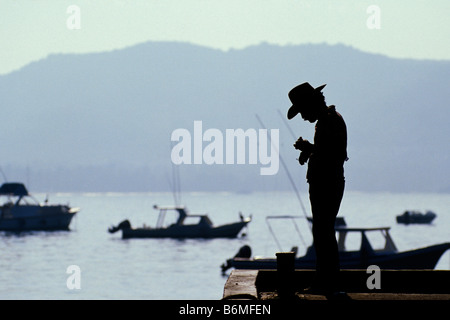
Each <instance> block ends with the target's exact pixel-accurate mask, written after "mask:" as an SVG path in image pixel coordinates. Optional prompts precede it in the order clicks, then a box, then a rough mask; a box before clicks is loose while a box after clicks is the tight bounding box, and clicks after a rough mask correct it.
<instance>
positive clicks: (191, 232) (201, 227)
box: [108, 205, 251, 239]
mask: <svg viewBox="0 0 450 320" xmlns="http://www.w3.org/2000/svg"><path fill="white" fill-rule="evenodd" d="M154 208H155V209H159V217H158V221H157V223H156V227H155V228H152V227H148V226H143V227H141V228H132V227H131V223H130V221H128V220H124V221H122V222H121V223H119V225H117V226H116V227H114V226H113V227H111V228H109V229H108V231H109V232H110V233H114V232H117V231H119V230H122V238H123V239H129V238H235V237H237V236H238V234H239V233H240V232H241V230H242V229H243V228H244V227H245V226H247V224H248V223H249V222H250V221H251V218H244V217H243V216H242V215H241V214H240V221H238V222H234V223H230V224H225V225H220V226H214V225H213V223H212V222H211V220H210V219H209V217H208V216H207V215H199V214H188V212H187V209H186V208H185V207H183V206H174V207H158V206H156V205H155V206H154ZM168 211H173V212H175V213H177V214H178V219H177V221H176V222H175V223H173V224H171V225H169V226H167V227H164V219H165V217H166V214H167V212H168ZM188 220H196V223H189V221H188Z"/></svg>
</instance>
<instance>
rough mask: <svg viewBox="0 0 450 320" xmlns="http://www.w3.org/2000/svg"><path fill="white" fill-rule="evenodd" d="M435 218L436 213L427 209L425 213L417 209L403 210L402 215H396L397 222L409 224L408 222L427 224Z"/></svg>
mask: <svg viewBox="0 0 450 320" xmlns="http://www.w3.org/2000/svg"><path fill="white" fill-rule="evenodd" d="M435 218H436V214H435V213H434V212H432V211H427V212H426V213H421V212H418V211H409V210H407V211H405V212H403V214H402V215H399V216H397V217H396V219H397V223H403V224H410V223H420V224H429V223H431V222H432V221H433V220H434V219H435Z"/></svg>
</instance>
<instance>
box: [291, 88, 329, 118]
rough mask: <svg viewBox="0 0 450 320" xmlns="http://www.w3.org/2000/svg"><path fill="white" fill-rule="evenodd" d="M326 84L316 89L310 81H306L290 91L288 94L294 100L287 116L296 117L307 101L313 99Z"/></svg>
mask: <svg viewBox="0 0 450 320" xmlns="http://www.w3.org/2000/svg"><path fill="white" fill-rule="evenodd" d="M325 86H326V84H323V85H321V86H319V87H317V88H315V89H314V87H313V86H311V85H310V84H309V83H308V82H304V83H302V84H300V85H298V86H296V87H295V88H293V89H292V90H291V91H289V94H288V96H289V99H290V100H291V102H292V106H291V107H290V108H289V111H288V113H287V118H288V119H289V120H290V119H292V118H294V117H295V116H296V115H297V114H298V113H300V110H301V108H302V107H303V106H304V105H305V104H306V103H307V102H309V101H311V98H312V97H313V96H314V95H315V94H317V93H318V92H321V91H322V89H323V88H324V87H325Z"/></svg>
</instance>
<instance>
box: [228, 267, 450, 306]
mask: <svg viewBox="0 0 450 320" xmlns="http://www.w3.org/2000/svg"><path fill="white" fill-rule="evenodd" d="M314 274H315V271H314V270H295V271H294V272H293V273H291V275H292V278H291V279H284V280H283V276H280V272H278V271H277V270H233V271H232V272H231V274H230V276H229V277H228V280H227V282H226V284H225V288H224V293H223V299H226V300H245V299H249V300H260V301H263V300H296V301H303V302H308V301H321V300H322V301H323V300H330V297H329V296H326V295H324V294H314V293H311V294H310V293H304V289H305V288H307V287H309V286H310V285H311V283H312V280H313V279H314ZM371 276H373V274H371V273H368V272H367V270H342V271H341V284H342V285H341V290H342V291H343V292H345V295H342V296H334V298H336V299H341V298H344V299H345V300H347V301H410V302H411V301H448V302H449V305H450V271H449V270H380V274H379V279H380V286H379V287H380V288H379V289H377V288H372V289H370V288H369V287H370V285H369V286H368V284H367V282H368V280H369V282H370V279H369V277H371ZM283 281H285V283H283ZM281 293H282V294H281Z"/></svg>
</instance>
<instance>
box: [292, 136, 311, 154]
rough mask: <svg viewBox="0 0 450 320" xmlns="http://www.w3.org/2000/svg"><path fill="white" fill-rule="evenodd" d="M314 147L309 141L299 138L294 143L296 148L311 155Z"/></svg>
mask: <svg viewBox="0 0 450 320" xmlns="http://www.w3.org/2000/svg"><path fill="white" fill-rule="evenodd" d="M312 147H313V145H312V144H311V143H310V142H309V141H308V140H303V138H302V137H300V138H298V139H297V141H296V142H295V143H294V148H295V149H297V150H300V151H306V152H308V153H311V151H312Z"/></svg>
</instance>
